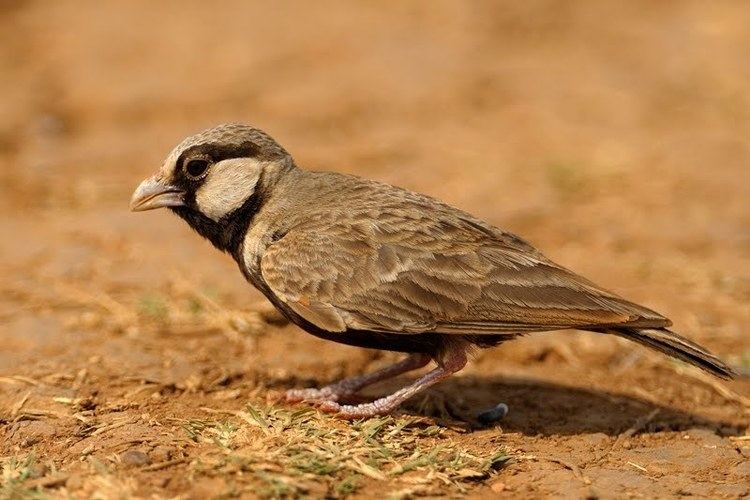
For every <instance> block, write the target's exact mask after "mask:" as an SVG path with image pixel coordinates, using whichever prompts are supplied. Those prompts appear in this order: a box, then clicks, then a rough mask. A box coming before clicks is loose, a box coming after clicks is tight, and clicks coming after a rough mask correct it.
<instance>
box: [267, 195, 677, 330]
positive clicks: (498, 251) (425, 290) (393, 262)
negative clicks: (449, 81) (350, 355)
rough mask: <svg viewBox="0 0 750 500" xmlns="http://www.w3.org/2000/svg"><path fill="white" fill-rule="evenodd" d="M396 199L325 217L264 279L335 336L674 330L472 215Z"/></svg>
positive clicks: (289, 242) (271, 254)
mask: <svg viewBox="0 0 750 500" xmlns="http://www.w3.org/2000/svg"><path fill="white" fill-rule="evenodd" d="M410 196H413V195H412V194H410ZM389 201H390V200H388V199H387V200H384V201H383V202H381V203H380V204H379V205H378V206H377V208H373V207H372V206H368V207H367V209H366V210H367V212H364V211H362V212H357V211H356V210H354V211H351V212H348V213H343V212H336V213H330V214H328V215H327V216H326V215H320V214H317V215H316V217H314V218H311V220H309V221H308V222H307V223H306V224H305V225H304V226H303V227H304V228H302V226H297V227H296V228H294V229H292V230H290V231H289V232H287V234H285V235H284V236H283V237H282V238H280V239H279V240H278V241H276V242H274V243H273V244H271V245H270V246H269V247H268V248H267V249H266V251H265V254H264V255H263V257H262V258H261V262H260V267H261V274H262V276H263V279H264V281H265V282H266V283H267V285H268V286H269V288H270V289H271V290H272V292H273V293H274V294H276V296H277V297H278V298H279V299H280V300H282V301H284V302H286V303H287V304H288V305H289V306H290V307H291V308H292V309H293V310H294V311H295V312H297V313H298V314H300V315H301V316H302V317H303V318H305V319H306V320H308V321H310V322H311V323H312V324H314V325H316V326H318V327H319V328H322V329H324V330H328V331H341V332H343V331H345V330H347V329H356V330H373V331H383V332H389V333H405V334H408V333H421V332H427V331H436V332H440V333H449V334H454V333H455V334H475V335H484V334H487V335H489V334H491V335H497V334H517V333H522V332H532V331H542V330H552V329H563V328H581V327H588V328H590V327H595V326H600V325H609V326H612V325H619V326H630V325H637V326H645V327H664V326H669V324H670V322H669V320H667V319H665V318H664V317H662V316H660V315H659V314H657V313H655V312H654V311H651V310H649V309H647V308H645V307H642V306H639V305H637V304H634V303H632V302H628V301H626V300H624V299H622V298H620V297H618V296H617V295H615V294H613V293H611V292H608V291H606V290H604V289H602V288H600V287H598V286H596V285H594V284H593V283H591V282H590V281H588V280H586V279H584V278H582V277H580V276H578V275H576V274H574V273H572V272H571V271H568V270H567V269H565V268H563V267H561V266H558V265H557V264H555V263H553V262H552V261H550V260H549V259H547V258H546V257H544V256H543V255H542V254H541V253H539V252H538V251H537V250H536V249H534V248H533V247H532V246H531V245H529V244H528V243H526V242H524V241H523V240H521V239H520V238H518V237H516V236H514V235H511V234H509V233H505V232H502V231H501V230H499V229H496V228H494V227H492V226H489V225H487V224H485V223H483V222H481V221H479V220H477V219H474V218H472V217H471V216H469V215H467V214H464V213H462V212H459V211H457V210H455V209H453V208H451V207H448V206H446V205H442V204H436V203H435V202H434V201H431V203H432V205H431V206H430V210H426V208H425V206H423V205H424V203H425V202H424V199H423V198H413V199H412V198H407V199H404V198H401V199H398V200H396V201H397V203H389ZM363 210H364V209H363Z"/></svg>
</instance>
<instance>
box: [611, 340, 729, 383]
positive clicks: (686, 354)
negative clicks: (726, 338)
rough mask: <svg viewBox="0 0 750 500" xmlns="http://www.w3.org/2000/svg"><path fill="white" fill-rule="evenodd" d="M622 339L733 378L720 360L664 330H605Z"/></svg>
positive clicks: (727, 377)
mask: <svg viewBox="0 0 750 500" xmlns="http://www.w3.org/2000/svg"><path fill="white" fill-rule="evenodd" d="M605 333H611V334H613V335H618V336H620V337H624V338H626V339H628V340H632V341H635V342H638V343H639V344H643V345H645V346H647V347H650V348H652V349H656V350H657V351H661V352H663V353H664V354H667V355H668V356H672V357H674V358H677V359H680V360H682V361H685V362H687V363H690V364H691V365H693V366H697V367H698V368H700V369H701V370H705V371H707V372H708V373H710V374H712V375H715V376H717V377H719V378H723V379H725V380H729V379H731V378H733V377H734V371H733V370H732V369H731V368H730V367H729V366H728V365H727V364H726V363H724V362H723V361H722V360H720V359H719V358H717V357H716V356H714V355H713V354H711V353H710V352H708V351H707V350H706V349H704V348H703V347H701V346H699V345H698V344H696V343H694V342H691V341H690V340H688V339H686V338H685V337H682V336H680V335H678V334H676V333H674V332H672V331H670V330H667V329H666V328H644V329H640V328H625V327H623V328H617V329H610V330H605Z"/></svg>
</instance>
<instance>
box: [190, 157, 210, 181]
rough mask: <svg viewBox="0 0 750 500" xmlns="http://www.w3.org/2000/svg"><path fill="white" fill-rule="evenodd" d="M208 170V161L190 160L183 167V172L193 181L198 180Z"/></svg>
mask: <svg viewBox="0 0 750 500" xmlns="http://www.w3.org/2000/svg"><path fill="white" fill-rule="evenodd" d="M206 170H208V160H201V159H198V160H190V161H189V162H187V164H186V165H185V172H186V173H187V175H188V177H192V178H193V179H198V178H200V177H201V176H202V175H203V174H205V173H206Z"/></svg>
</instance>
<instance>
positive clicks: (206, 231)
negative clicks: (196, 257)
mask: <svg viewBox="0 0 750 500" xmlns="http://www.w3.org/2000/svg"><path fill="white" fill-rule="evenodd" d="M261 181H262V179H259V180H258V186H257V188H256V191H255V193H253V195H252V196H250V198H248V199H247V200H246V201H245V203H243V204H242V206H241V207H240V208H238V209H237V210H235V211H233V212H231V213H229V214H227V215H225V216H224V217H222V218H221V219H219V220H218V221H215V220H213V219H209V218H208V217H206V216H205V215H203V214H202V213H201V212H200V211H198V210H196V209H194V208H192V207H193V206H194V203H190V202H188V203H187V204H186V206H184V207H174V208H172V209H171V210H172V211H173V212H174V213H176V214H177V215H179V216H180V217H181V218H182V219H184V220H185V221H186V222H187V223H188V225H189V226H190V227H192V228H193V229H194V230H195V231H196V232H197V233H198V234H200V235H201V236H203V237H204V238H206V239H207V240H208V241H210V242H211V243H212V244H213V246H215V247H216V248H218V249H219V250H221V251H222V252H227V253H229V254H231V255H232V256H233V257H235V258H236V257H237V254H238V253H239V252H240V251H241V247H242V241H243V240H244V238H245V233H247V229H248V228H249V227H250V225H251V224H252V222H253V218H254V217H255V215H256V214H257V213H258V212H259V211H260V209H261V207H262V206H263V201H264V196H263V191H262V188H261ZM191 201H192V200H191Z"/></svg>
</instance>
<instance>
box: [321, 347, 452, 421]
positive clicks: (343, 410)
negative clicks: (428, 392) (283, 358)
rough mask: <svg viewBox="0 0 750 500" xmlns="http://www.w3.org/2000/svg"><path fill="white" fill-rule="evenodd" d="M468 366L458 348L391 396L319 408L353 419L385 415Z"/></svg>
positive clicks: (323, 404) (330, 402)
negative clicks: (432, 368)
mask: <svg viewBox="0 0 750 500" xmlns="http://www.w3.org/2000/svg"><path fill="white" fill-rule="evenodd" d="M464 366H466V354H465V353H464V351H463V350H457V351H455V352H452V353H450V354H449V356H448V357H447V359H445V360H444V361H442V362H439V365H438V367H437V368H435V369H434V370H432V371H431V372H429V373H427V374H425V375H424V376H423V377H421V378H419V379H417V380H416V381H415V382H414V383H413V384H411V385H408V386H406V387H404V388H403V389H400V390H398V391H396V392H394V393H393V394H391V395H390V396H386V397H384V398H380V399H376V400H375V401H373V402H372V403H364V404H361V405H341V404H338V403H337V402H335V401H330V400H329V401H324V402H322V403H320V404H319V405H318V408H319V409H321V410H322V411H325V412H327V413H335V414H336V416H337V417H340V418H344V419H348V420H353V419H356V418H368V417H374V416H375V415H385V414H388V413H391V412H392V411H393V410H395V409H396V408H398V407H399V406H400V405H401V403H403V402H404V401H406V400H407V399H409V398H411V397H412V396H414V395H415V394H418V393H420V392H422V391H424V390H425V389H427V388H428V387H430V386H433V385H435V384H437V383H438V382H441V381H442V380H445V379H446V378H448V377H450V376H451V375H453V374H454V373H456V372H457V371H459V370H460V369H461V368H463V367H464Z"/></svg>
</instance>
